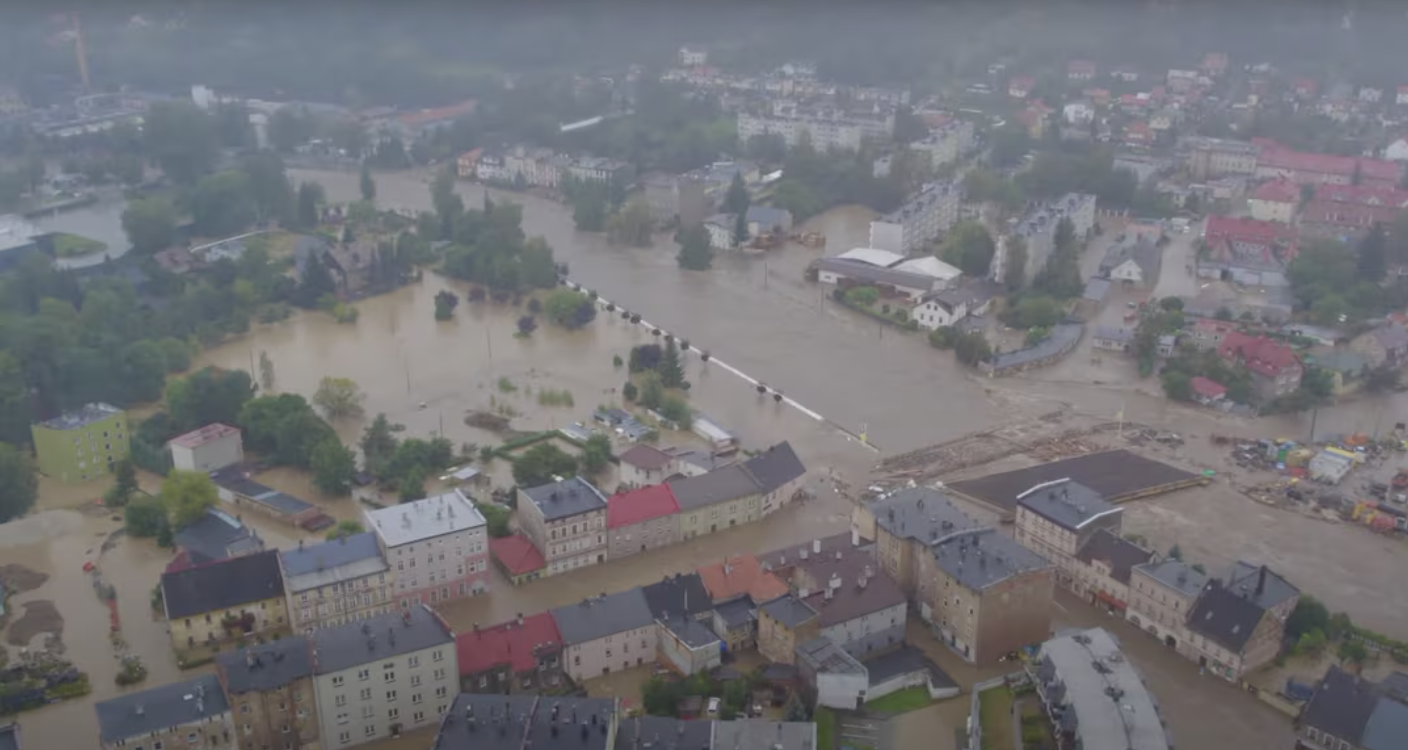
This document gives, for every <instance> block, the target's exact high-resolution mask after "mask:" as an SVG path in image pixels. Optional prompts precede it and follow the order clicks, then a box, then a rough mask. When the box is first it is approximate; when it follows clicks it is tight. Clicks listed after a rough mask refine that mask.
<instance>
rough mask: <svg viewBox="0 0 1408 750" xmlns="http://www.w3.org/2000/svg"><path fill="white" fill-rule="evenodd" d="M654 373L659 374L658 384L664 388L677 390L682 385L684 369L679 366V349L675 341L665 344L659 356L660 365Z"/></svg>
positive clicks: (671, 340)
mask: <svg viewBox="0 0 1408 750" xmlns="http://www.w3.org/2000/svg"><path fill="white" fill-rule="evenodd" d="M655 371H656V372H658V373H660V383H661V385H664V386H665V387H666V388H679V387H680V386H681V385H683V384H684V367H683V366H682V365H681V364H680V348H679V347H678V346H676V345H675V340H674V339H670V340H669V341H666V342H665V351H664V353H662V354H661V355H660V364H658V365H656V367H655Z"/></svg>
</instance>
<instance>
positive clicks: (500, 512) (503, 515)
mask: <svg viewBox="0 0 1408 750" xmlns="http://www.w3.org/2000/svg"><path fill="white" fill-rule="evenodd" d="M474 507H475V509H476V510H478V511H479V514H480V515H482V516H484V522H485V526H486V527H487V530H488V532H489V538H491V539H501V538H503V537H506V536H509V535H510V534H512V533H513V529H512V528H510V527H509V517H510V515H511V513H510V511H509V509H508V508H505V507H503V506H502V505H495V504H493V503H475V504H474Z"/></svg>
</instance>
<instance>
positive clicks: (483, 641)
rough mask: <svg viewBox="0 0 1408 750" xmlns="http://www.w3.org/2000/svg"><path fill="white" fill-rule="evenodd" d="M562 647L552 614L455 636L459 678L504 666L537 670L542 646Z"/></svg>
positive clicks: (521, 670) (537, 615)
mask: <svg viewBox="0 0 1408 750" xmlns="http://www.w3.org/2000/svg"><path fill="white" fill-rule="evenodd" d="M544 645H547V646H552V647H556V648H561V647H562V635H561V634H560V633H558V632H557V623H556V622H555V621H554V620H553V619H552V614H551V613H549V612H539V613H537V614H535V615H529V616H528V617H525V618H523V624H521V625H520V624H519V623H518V621H517V620H509V621H508V622H505V623H500V624H498V625H493V626H490V627H487V628H480V629H478V630H470V631H468V632H464V633H460V634H459V635H457V636H455V651H456V652H457V653H458V654H459V661H460V675H462V676H463V675H471V674H475V673H478V672H483V671H484V670H486V669H492V668H494V667H497V666H501V665H504V664H508V665H510V667H511V668H512V669H513V671H515V672H526V671H528V670H530V669H536V668H537V666H538V662H537V659H536V658H535V656H534V650H535V649H537V648H538V647H540V646H544Z"/></svg>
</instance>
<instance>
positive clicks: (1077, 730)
mask: <svg viewBox="0 0 1408 750" xmlns="http://www.w3.org/2000/svg"><path fill="white" fill-rule="evenodd" d="M1027 673H1028V674H1029V675H1030V676H1031V678H1032V683H1033V684H1035V685H1036V692H1037V695H1039V696H1040V697H1041V702H1042V705H1043V707H1044V708H1045V709H1046V713H1047V715H1048V717H1049V718H1050V719H1051V721H1052V723H1053V725H1054V730H1055V733H1056V741H1057V742H1058V743H1060V744H1059V745H1058V746H1059V747H1086V748H1097V747H1120V748H1129V749H1130V750H1171V748H1172V747H1173V743H1172V742H1170V741H1169V737H1168V729H1167V728H1166V723H1165V721H1164V717H1163V714H1162V713H1161V712H1160V710H1159V704H1158V701H1156V700H1155V699H1154V696H1153V694H1151V693H1150V692H1149V688H1148V687H1146V686H1145V684H1144V679H1143V677H1141V676H1140V674H1139V672H1138V671H1137V670H1135V668H1134V666H1133V665H1132V664H1130V663H1129V660H1128V659H1126V658H1125V656H1124V654H1123V653H1121V652H1120V646H1119V642H1118V641H1116V640H1115V638H1114V636H1112V635H1110V634H1109V632H1107V631H1105V630H1103V629H1100V628H1091V629H1090V630H1087V631H1085V632H1083V633H1074V634H1071V635H1065V636H1061V637H1060V638H1053V639H1051V640H1049V641H1047V642H1045V643H1043V644H1042V645H1041V650H1040V652H1038V655H1037V658H1036V659H1035V660H1034V661H1033V662H1032V663H1031V664H1030V665H1029V666H1028V667H1027Z"/></svg>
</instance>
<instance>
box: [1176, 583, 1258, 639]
mask: <svg viewBox="0 0 1408 750" xmlns="http://www.w3.org/2000/svg"><path fill="white" fill-rule="evenodd" d="M1265 615H1266V610H1265V609H1262V608H1261V607H1260V606H1258V605H1257V604H1256V602H1254V601H1251V600H1250V599H1245V598H1243V597H1241V596H1238V595H1237V593H1236V592H1235V591H1232V590H1229V589H1226V588H1223V587H1222V585H1221V584H1219V583H1218V582H1217V581H1212V582H1210V583H1208V585H1207V586H1206V587H1205V588H1204V589H1203V595H1202V596H1200V597H1198V601H1197V602H1196V603H1195V604H1194V605H1193V611H1192V612H1189V613H1188V629H1189V630H1192V631H1194V632H1196V633H1200V634H1202V635H1203V636H1204V637H1206V638H1209V639H1211V640H1213V641H1216V642H1217V643H1219V644H1221V645H1223V646H1225V647H1226V648H1228V649H1229V650H1231V651H1232V653H1234V654H1240V653H1242V649H1243V648H1245V647H1246V645H1247V641H1249V640H1251V637H1252V631H1254V630H1256V626H1257V624H1258V623H1260V622H1261V618H1262V617H1263V616H1265Z"/></svg>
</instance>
